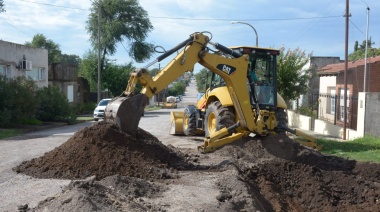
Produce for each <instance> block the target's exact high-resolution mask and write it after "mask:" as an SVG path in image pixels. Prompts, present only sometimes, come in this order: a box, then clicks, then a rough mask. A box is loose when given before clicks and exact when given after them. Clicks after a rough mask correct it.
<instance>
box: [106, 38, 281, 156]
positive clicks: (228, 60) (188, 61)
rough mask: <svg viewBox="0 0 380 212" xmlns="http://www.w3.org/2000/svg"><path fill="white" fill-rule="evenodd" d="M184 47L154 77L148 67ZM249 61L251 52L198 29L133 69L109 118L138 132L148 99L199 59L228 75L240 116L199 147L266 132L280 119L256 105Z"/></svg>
mask: <svg viewBox="0 0 380 212" xmlns="http://www.w3.org/2000/svg"><path fill="white" fill-rule="evenodd" d="M209 45H212V46H213V47H214V48H216V49H217V50H218V52H215V51H213V52H212V53H210V51H212V50H211V49H210V48H209V47H208V46H209ZM180 49H182V50H181V51H180V53H179V54H177V56H176V57H175V58H174V59H173V60H172V61H171V62H170V63H168V64H167V65H166V66H165V67H164V68H163V69H162V70H161V71H160V72H159V73H158V74H157V75H156V76H154V77H153V78H152V77H151V76H150V75H149V73H148V72H147V70H146V69H147V68H148V67H150V66H151V65H153V64H154V63H156V62H159V61H161V60H163V59H165V58H166V57H168V56H169V55H171V54H173V53H174V52H177V51H178V50H180ZM226 55H227V56H226ZM248 62H249V56H248V55H242V54H241V53H239V52H235V51H233V50H231V49H229V48H227V47H225V46H223V45H220V44H218V43H212V42H210V40H209V37H208V36H206V35H204V34H202V33H194V34H192V35H191V36H190V38H189V39H187V40H185V41H184V42H182V43H180V44H179V45H177V46H176V47H174V48H173V49H171V50H169V51H168V52H165V53H164V54H162V55H161V56H159V57H158V58H157V59H156V60H155V61H153V62H152V63H150V64H148V65H147V66H146V67H144V68H142V69H137V70H135V71H133V72H132V73H131V77H130V79H129V82H128V86H127V87H126V89H125V91H124V92H123V94H122V95H121V96H120V97H118V98H116V99H114V100H112V101H111V102H110V103H109V104H108V105H107V107H106V109H105V119H106V121H111V122H114V123H116V124H117V125H118V126H119V128H120V129H122V130H123V131H124V132H127V133H128V134H130V135H135V134H136V132H137V128H138V123H139V121H140V118H141V114H142V113H143V109H144V107H145V105H146V104H147V101H148V99H149V98H151V97H152V96H154V95H155V94H157V93H158V92H160V91H161V90H163V89H164V88H166V87H167V86H168V85H169V84H170V83H171V82H173V81H175V80H176V79H177V78H178V77H179V76H181V75H182V74H183V73H185V72H187V71H190V72H192V71H193V68H194V65H195V64H197V63H199V64H201V65H202V66H204V67H206V68H208V69H209V70H210V71H211V72H214V73H216V74H218V75H220V76H221V77H222V78H223V79H224V81H225V82H226V86H227V88H228V92H229V94H230V96H231V98H232V101H233V105H234V109H235V111H236V117H237V122H236V123H235V124H234V125H232V126H230V127H229V128H223V129H220V130H219V131H217V132H215V133H212V134H211V135H210V136H209V137H206V138H205V142H204V144H203V145H202V146H200V147H199V149H200V150H202V151H204V152H210V151H213V150H215V149H216V148H217V147H220V146H223V145H225V144H227V143H231V142H233V141H235V140H237V139H239V138H241V137H243V136H245V135H247V134H249V133H250V132H255V133H257V134H261V135H266V133H267V129H266V127H267V126H271V129H273V128H274V127H275V126H276V120H275V118H274V120H264V119H263V118H262V117H264V115H266V117H268V116H267V114H262V113H261V111H260V113H258V111H254V109H253V108H252V105H251V103H250V98H251V96H250V95H251V94H250V92H249V90H248V89H247V68H248ZM138 81H139V82H140V83H141V84H142V86H143V89H142V91H141V92H140V94H135V92H134V90H135V87H136V83H137V82H138ZM263 112H264V111H263ZM271 117H274V115H272V116H271ZM237 129H238V130H237Z"/></svg>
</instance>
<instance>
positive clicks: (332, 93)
mask: <svg viewBox="0 0 380 212" xmlns="http://www.w3.org/2000/svg"><path fill="white" fill-rule="evenodd" d="M330 114H332V115H334V114H335V88H332V89H331V90H330Z"/></svg>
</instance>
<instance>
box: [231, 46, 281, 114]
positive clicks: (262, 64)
mask: <svg viewBox="0 0 380 212" xmlns="http://www.w3.org/2000/svg"><path fill="white" fill-rule="evenodd" d="M231 49H232V50H234V51H236V52H239V53H241V54H248V55H249V65H248V74H250V75H251V77H252V79H254V84H255V86H254V90H255V93H256V96H257V102H258V103H259V107H260V109H266V110H268V109H276V107H277V66H276V65H277V55H279V54H280V51H279V50H276V49H269V48H259V47H248V46H238V47H232V48H231ZM251 90H253V88H252V89H251ZM251 101H252V104H255V102H254V98H253V99H252V100H251Z"/></svg>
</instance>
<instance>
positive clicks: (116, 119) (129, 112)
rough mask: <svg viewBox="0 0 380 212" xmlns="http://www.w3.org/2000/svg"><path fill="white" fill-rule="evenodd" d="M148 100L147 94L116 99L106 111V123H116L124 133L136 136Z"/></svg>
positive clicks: (109, 104)
mask: <svg viewBox="0 0 380 212" xmlns="http://www.w3.org/2000/svg"><path fill="white" fill-rule="evenodd" d="M148 100H149V98H148V97H147V96H146V95H145V94H137V95H135V96H132V97H117V98H114V99H112V100H111V101H110V102H109V103H108V105H107V107H106V109H105V111H104V117H105V121H107V122H111V123H115V124H116V125H117V126H118V127H119V128H120V129H121V130H122V131H123V132H125V133H127V134H129V135H131V136H136V135H137V128H138V125H139V122H140V119H141V116H142V114H143V113H144V108H145V106H146V104H147V103H148Z"/></svg>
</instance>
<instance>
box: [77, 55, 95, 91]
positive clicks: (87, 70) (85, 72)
mask: <svg viewBox="0 0 380 212" xmlns="http://www.w3.org/2000/svg"><path fill="white" fill-rule="evenodd" d="M79 76H81V77H84V78H85V79H87V81H88V83H89V85H90V90H91V91H97V90H98V56H97V52H96V51H95V50H88V51H87V52H86V53H85V54H84V56H83V60H82V62H81V63H80V65H79Z"/></svg>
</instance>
